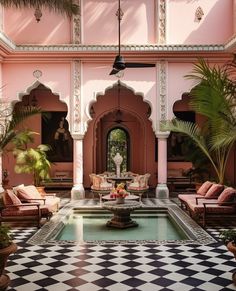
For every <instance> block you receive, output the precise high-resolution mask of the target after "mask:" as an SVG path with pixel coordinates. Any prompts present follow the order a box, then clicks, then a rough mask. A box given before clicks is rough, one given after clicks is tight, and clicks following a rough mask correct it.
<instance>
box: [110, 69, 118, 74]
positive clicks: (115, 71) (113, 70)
mask: <svg viewBox="0 0 236 291" xmlns="http://www.w3.org/2000/svg"><path fill="white" fill-rule="evenodd" d="M119 71H120V70H118V69H115V68H113V69H112V71H111V72H110V74H109V75H115V74H117V73H118V72H119Z"/></svg>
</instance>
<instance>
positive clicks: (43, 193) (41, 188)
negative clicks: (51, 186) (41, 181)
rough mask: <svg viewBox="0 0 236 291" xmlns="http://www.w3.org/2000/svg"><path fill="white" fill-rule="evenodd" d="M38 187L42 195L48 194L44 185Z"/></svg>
mask: <svg viewBox="0 0 236 291" xmlns="http://www.w3.org/2000/svg"><path fill="white" fill-rule="evenodd" d="M36 188H37V190H38V192H39V193H40V195H41V196H42V197H44V196H45V195H46V192H45V190H44V189H45V187H44V186H37V187H36Z"/></svg>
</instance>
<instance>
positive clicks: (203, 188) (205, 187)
mask: <svg viewBox="0 0 236 291" xmlns="http://www.w3.org/2000/svg"><path fill="white" fill-rule="evenodd" d="M212 185H213V182H210V181H206V182H204V183H203V184H202V186H201V187H200V188H199V189H198V190H197V194H199V195H202V196H205V195H206V193H207V191H208V190H209V189H210V187H211V186H212Z"/></svg>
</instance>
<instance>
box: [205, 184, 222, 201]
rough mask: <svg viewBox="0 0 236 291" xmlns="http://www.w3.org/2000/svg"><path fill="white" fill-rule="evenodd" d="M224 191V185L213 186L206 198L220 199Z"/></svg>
mask: <svg viewBox="0 0 236 291" xmlns="http://www.w3.org/2000/svg"><path fill="white" fill-rule="evenodd" d="M223 190H224V185H220V184H213V185H212V186H211V188H210V189H209V190H208V191H207V192H206V195H205V198H215V197H218V196H219V195H220V193H221V192H222V191H223Z"/></svg>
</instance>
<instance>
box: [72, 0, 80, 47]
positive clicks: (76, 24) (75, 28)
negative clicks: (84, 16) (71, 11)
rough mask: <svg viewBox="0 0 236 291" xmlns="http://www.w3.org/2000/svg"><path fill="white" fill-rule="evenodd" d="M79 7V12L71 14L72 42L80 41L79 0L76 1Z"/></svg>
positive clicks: (77, 42) (78, 42)
mask: <svg viewBox="0 0 236 291" xmlns="http://www.w3.org/2000/svg"><path fill="white" fill-rule="evenodd" d="M76 2H77V4H78V7H79V13H78V15H76V16H73V19H72V26H73V43H74V44H80V43H81V5H80V0H77V1H76Z"/></svg>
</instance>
